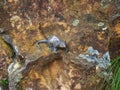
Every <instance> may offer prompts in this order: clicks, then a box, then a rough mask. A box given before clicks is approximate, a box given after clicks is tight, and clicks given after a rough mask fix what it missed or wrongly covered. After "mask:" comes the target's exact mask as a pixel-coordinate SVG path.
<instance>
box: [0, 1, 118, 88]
mask: <svg viewBox="0 0 120 90" xmlns="http://www.w3.org/2000/svg"><path fill="white" fill-rule="evenodd" d="M115 5H116V4H115V3H113V2H112V1H111V2H110V0H109V2H107V0H102V1H101V2H100V0H7V2H6V0H3V1H0V68H1V69H0V73H2V74H0V79H2V78H6V77H7V75H8V74H7V68H8V66H9V65H10V63H12V62H14V61H13V60H12V53H11V52H12V49H11V47H10V46H9V45H7V44H6V43H5V42H4V40H3V39H2V35H9V36H11V37H12V39H13V42H14V44H15V45H16V46H17V48H18V51H19V55H21V56H22V58H21V57H19V59H18V58H17V61H18V62H20V65H21V66H22V67H25V69H24V70H22V71H21V73H22V78H21V80H20V81H19V83H17V84H18V85H17V86H16V87H17V88H19V89H20V90H21V89H23V90H88V89H89V90H98V89H99V88H98V87H97V85H98V83H99V82H100V80H101V78H100V77H98V76H97V75H96V70H95V67H92V68H89V69H86V68H84V67H83V66H82V65H81V63H79V62H78V61H77V59H75V57H76V56H78V55H79V54H84V52H85V51H87V49H88V47H89V46H92V47H93V48H94V49H95V50H98V51H99V52H100V56H102V55H103V54H104V53H105V52H107V51H109V48H108V46H109V47H110V54H111V57H112V58H113V57H115V56H116V54H119V53H120V52H119V51H118V52H116V53H115V54H113V53H112V52H113V51H114V50H117V49H119V43H118V44H114V43H116V42H119V39H120V37H119V36H120V33H119V31H120V30H119V27H120V26H119V23H118V22H117V23H116V20H115V19H116V18H115V19H114V17H113V19H109V18H110V17H112V16H111V13H112V11H114V9H115ZM63 6H64V7H63ZM117 8H119V7H117ZM76 20H77V22H75V21H76ZM112 22H114V23H112ZM100 23H102V24H100ZM111 24H114V26H112V25H111ZM111 32H116V34H115V35H111ZM50 35H56V36H58V37H60V38H61V39H62V40H64V41H66V43H67V46H68V48H69V52H68V53H66V52H64V51H63V50H59V51H58V54H54V53H53V52H52V51H51V50H50V49H49V48H48V46H47V45H45V44H40V47H41V49H38V48H36V46H35V43H36V41H37V40H41V39H45V38H46V37H49V36H50ZM113 36H114V37H113ZM116 36H117V39H116ZM114 39H115V40H114ZM117 40H118V41H117ZM109 41H110V42H109ZM109 43H110V45H109ZM114 45H116V49H114ZM27 61H29V63H28V64H27V65H26V66H24V65H25V62H27ZM77 62H78V63H77ZM18 70H19V69H18ZM11 90H12V89H11Z"/></svg>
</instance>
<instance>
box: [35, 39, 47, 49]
mask: <svg viewBox="0 0 120 90" xmlns="http://www.w3.org/2000/svg"><path fill="white" fill-rule="evenodd" d="M40 43H47V40H38V41H37V42H36V47H37V48H40V46H39V44H40Z"/></svg>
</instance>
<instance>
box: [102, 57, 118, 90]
mask: <svg viewBox="0 0 120 90" xmlns="http://www.w3.org/2000/svg"><path fill="white" fill-rule="evenodd" d="M111 64H112V66H111V70H112V73H113V76H112V79H111V80H110V81H109V82H106V81H102V82H101V83H102V88H101V90H120V56H119V57H117V58H115V59H113V60H112V61H111ZM108 78H109V77H108Z"/></svg>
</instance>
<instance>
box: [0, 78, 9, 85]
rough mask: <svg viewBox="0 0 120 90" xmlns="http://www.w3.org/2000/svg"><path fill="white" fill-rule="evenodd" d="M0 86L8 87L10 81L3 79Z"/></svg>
mask: <svg viewBox="0 0 120 90" xmlns="http://www.w3.org/2000/svg"><path fill="white" fill-rule="evenodd" d="M0 84H1V85H3V86H8V79H6V78H5V79H1V80H0Z"/></svg>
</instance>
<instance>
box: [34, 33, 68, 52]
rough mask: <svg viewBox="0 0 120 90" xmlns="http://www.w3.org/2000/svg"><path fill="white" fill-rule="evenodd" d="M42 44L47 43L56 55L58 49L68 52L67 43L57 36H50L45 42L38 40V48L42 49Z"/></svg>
mask: <svg viewBox="0 0 120 90" xmlns="http://www.w3.org/2000/svg"><path fill="white" fill-rule="evenodd" d="M40 43H45V44H47V45H48V46H49V48H50V50H51V51H53V52H54V53H57V50H58V49H65V50H66V51H67V46H66V43H65V41H63V40H61V39H60V38H58V37H57V36H55V35H52V36H50V37H49V38H48V39H45V40H38V41H37V42H36V46H37V47H38V48H40V46H39V44H40Z"/></svg>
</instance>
